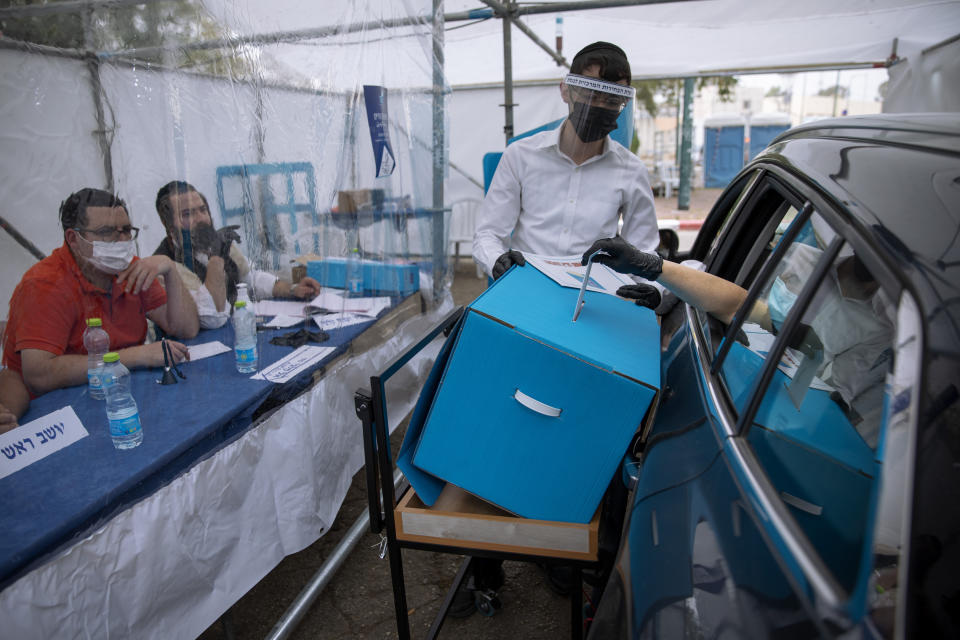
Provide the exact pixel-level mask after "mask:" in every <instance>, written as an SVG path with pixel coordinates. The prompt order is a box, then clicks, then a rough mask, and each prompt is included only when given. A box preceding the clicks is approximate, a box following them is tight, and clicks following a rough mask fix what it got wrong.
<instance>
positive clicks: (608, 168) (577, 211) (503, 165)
mask: <svg viewBox="0 0 960 640" xmlns="http://www.w3.org/2000/svg"><path fill="white" fill-rule="evenodd" d="M570 71H571V73H570V75H568V76H567V77H566V78H565V79H564V81H563V82H561V83H560V97H561V99H562V100H563V101H564V102H565V103H566V104H567V105H568V108H569V114H570V115H569V117H568V118H567V120H565V121H564V122H563V124H562V125H560V127H559V128H558V129H555V130H551V131H544V132H542V133H538V134H535V135H533V136H530V137H528V138H523V139H521V140H517V141H516V142H514V143H512V144H510V145H509V146H508V147H507V148H506V150H505V151H504V153H503V157H502V158H501V159H500V163H499V165H498V166H497V171H496V174H494V177H493V181H492V182H491V184H490V189H489V190H488V192H487V194H486V196H485V197H484V199H483V203H482V204H481V205H480V209H479V214H478V216H477V220H478V222H477V229H476V233H475V235H474V240H473V256H474V260H476V262H477V264H479V265H480V266H481V267H482V268H483V269H484V271H486V272H487V273H488V274H490V275H492V276H493V277H494V278H498V277H500V276H501V275H502V274H503V273H504V272H505V271H506V270H507V269H509V268H510V267H511V266H512V265H514V264H519V265H523V264H525V261H524V259H523V255H522V254H521V253H520V252H521V251H526V252H530V253H535V254H540V255H551V256H561V255H573V254H577V255H579V254H581V253H582V252H583V251H584V250H585V249H586V248H587V247H589V246H590V245H591V243H593V241H594V240H596V239H597V238H598V237H608V236H613V235H617V233H618V222H619V220H620V218H621V217H622V218H623V228H622V229H620V230H619V233H620V235H622V236H623V238H625V239H626V240H627V241H628V242H629V243H630V244H631V245H633V246H635V247H637V248H640V249H642V250H644V251H649V252H653V251H655V250H656V248H657V245H658V244H659V234H658V231H657V219H656V213H655V212H654V208H653V193H652V192H651V190H650V181H649V178H648V176H647V170H646V167H644V165H643V162H642V161H641V160H640V159H639V158H638V157H637V156H635V155H634V154H632V153H631V152H630V150H629V149H626V148H625V147H623V145H621V144H620V143H618V142H616V141H614V140H611V139H610V137H609V135H608V134H609V133H610V132H611V131H613V130H614V129H616V127H617V125H616V120H617V117H618V116H619V114H620V111H621V110H622V109H623V107H624V105H625V104H626V103H627V101H628V100H629V99H630V98H631V97H633V94H634V92H635V90H634V89H633V88H632V87H630V86H629V85H630V78H631V75H630V64H629V62H628V61H627V58H626V55H625V54H624V53H623V51H622V50H621V49H620V48H619V47H617V46H616V45H613V44H610V43H608V42H595V43H593V44H591V45H589V46H587V47H584V48H583V49H582V50H581V51H580V52H579V53H577V55H576V56H575V57H574V58H573V63H572V64H571V67H570Z"/></svg>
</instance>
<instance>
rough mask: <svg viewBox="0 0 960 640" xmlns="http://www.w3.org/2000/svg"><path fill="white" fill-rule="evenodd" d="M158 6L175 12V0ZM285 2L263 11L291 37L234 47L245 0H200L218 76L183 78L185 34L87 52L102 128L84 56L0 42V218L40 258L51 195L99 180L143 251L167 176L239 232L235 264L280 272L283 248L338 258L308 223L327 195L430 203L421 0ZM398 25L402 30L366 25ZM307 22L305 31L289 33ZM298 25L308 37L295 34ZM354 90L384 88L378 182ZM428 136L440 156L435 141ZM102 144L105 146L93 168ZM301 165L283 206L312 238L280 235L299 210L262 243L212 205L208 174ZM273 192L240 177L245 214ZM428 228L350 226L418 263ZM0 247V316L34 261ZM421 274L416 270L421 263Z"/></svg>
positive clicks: (55, 237)
mask: <svg viewBox="0 0 960 640" xmlns="http://www.w3.org/2000/svg"><path fill="white" fill-rule="evenodd" d="M166 4H167V3H163V2H160V3H156V4H155V6H161V7H162V6H166ZM170 4H171V5H174V4H176V5H178V6H183V5H188V6H189V2H182V1H181V2H172V3H170ZM288 5H289V6H286V5H284V4H283V3H280V4H276V3H274V4H272V5H271V9H272V11H271V14H272V16H274V18H276V17H277V16H286V17H287V20H286V22H284V23H282V24H281V22H280V21H279V19H278V18H276V20H275V24H273V25H270V26H274V27H278V28H279V27H284V26H285V25H286V24H295V25H296V26H297V28H298V29H301V30H302V31H301V33H304V34H305V35H302V36H300V37H293V38H290V39H289V41H282V39H280V38H276V39H273V38H268V39H267V40H268V43H266V44H262V43H257V42H247V41H242V40H240V38H243V37H249V38H252V39H254V40H255V39H256V32H255V31H251V32H250V33H249V35H248V34H245V33H243V31H242V30H243V29H249V28H250V26H249V25H248V24H247V23H248V22H254V23H256V24H255V25H254V26H257V27H261V28H262V27H264V26H265V25H264V24H263V21H262V20H258V19H257V16H256V15H254V14H251V13H250V12H249V8H244V7H242V6H241V5H240V4H235V5H234V4H231V3H226V4H225V5H223V6H219V5H217V4H216V3H213V9H214V10H216V9H219V11H220V13H219V14H217V13H216V11H214V16H213V17H211V16H210V15H206V14H204V17H203V20H204V23H203V24H205V25H210V24H217V25H219V28H220V32H221V33H222V34H226V35H227V36H229V37H230V38H233V40H230V39H228V40H227V42H226V45H225V46H224V47H223V48H221V49H218V51H220V52H221V53H222V54H223V55H224V56H225V57H227V58H229V59H230V60H231V64H232V65H233V66H228V71H226V72H222V73H221V75H220V76H219V77H218V76H214V75H210V74H203V73H197V72H196V70H195V69H193V68H191V67H190V66H189V65H187V64H184V62H183V59H185V58H186V59H189V57H190V56H191V55H193V56H197V55H203V53H204V51H205V50H202V49H197V50H191V49H190V48H189V47H190V46H191V44H193V43H194V41H203V38H202V37H200V36H197V37H196V38H195V39H194V41H190V42H185V41H180V42H179V48H177V47H174V48H173V49H172V51H167V52H162V51H161V52H160V53H161V54H162V55H163V57H164V61H165V64H160V65H158V64H154V65H149V64H142V63H137V62H136V61H135V59H136V57H137V56H138V55H139V54H140V53H143V54H144V55H149V54H151V53H154V54H156V52H153V51H146V52H145V53H144V52H143V50H141V51H140V52H138V51H136V50H134V51H121V52H120V53H119V54H118V55H116V57H115V56H114V55H113V54H110V55H107V53H106V52H104V51H102V50H101V51H100V52H99V60H100V64H99V74H98V76H99V83H100V86H101V87H102V89H101V92H100V100H101V103H102V105H103V107H102V108H103V123H102V125H101V124H100V123H98V119H97V115H96V114H97V107H96V102H95V100H94V86H96V82H95V80H94V78H95V74H94V73H93V72H92V71H91V68H92V67H93V66H94V65H93V63H88V61H85V60H81V59H78V57H77V55H76V54H75V53H73V52H63V54H62V55H61V54H58V53H57V52H56V51H51V50H49V49H46V48H42V47H34V48H25V47H15V46H10V47H4V48H0V113H2V115H3V117H2V119H0V184H2V188H3V192H4V193H5V194H6V197H5V199H4V202H5V204H4V206H3V207H2V210H0V215H2V216H3V217H4V218H5V219H6V220H7V221H8V222H10V223H11V224H12V225H13V226H14V227H15V228H16V229H17V230H18V231H19V232H20V233H22V234H23V235H24V236H25V237H26V238H27V239H29V240H30V241H31V242H33V243H34V244H35V245H36V246H37V247H38V248H39V249H40V250H41V251H42V252H44V253H47V254H48V253H49V252H50V251H52V250H53V249H54V248H55V247H57V246H59V245H60V244H61V243H62V230H61V229H60V228H59V220H58V209H59V204H60V202H61V201H62V200H63V199H64V198H66V196H67V195H69V194H70V193H71V192H73V191H75V190H77V189H79V188H82V187H86V186H90V187H97V188H104V187H106V186H107V185H109V184H110V183H111V179H112V184H113V190H114V191H115V192H117V193H118V194H119V195H120V196H121V197H123V198H124V199H125V200H126V201H127V204H128V206H129V209H130V216H131V220H132V224H134V225H135V226H139V227H140V228H141V235H140V238H139V240H138V244H139V249H140V254H141V255H149V254H152V253H153V251H154V250H155V248H156V247H157V245H158V244H159V242H160V241H161V240H162V239H163V237H164V235H165V230H164V228H163V226H162V224H161V223H160V220H159V217H158V216H157V213H156V210H155V206H154V201H155V198H156V193H157V190H158V188H159V187H160V186H162V185H163V184H165V183H167V182H169V181H171V180H176V179H182V180H186V181H188V182H190V183H192V184H193V185H195V186H196V187H197V188H198V189H199V190H200V191H201V192H202V193H203V194H204V195H205V196H206V197H207V199H208V201H209V203H210V206H211V212H212V216H213V218H214V225H215V226H221V225H223V224H238V223H241V224H245V225H246V227H247V228H245V229H244V231H245V233H244V234H243V236H244V243H243V245H242V246H241V248H242V250H243V251H244V253H245V254H246V255H247V256H248V258H251V259H252V260H253V261H254V262H258V263H260V266H262V267H264V268H267V269H269V270H276V271H279V272H281V273H285V275H286V276H287V277H289V267H288V259H289V258H291V257H293V255H294V254H298V253H320V254H321V255H326V256H334V255H344V254H345V252H346V251H347V246H346V245H347V239H346V236H345V233H344V231H343V229H341V228H338V227H336V226H334V225H330V224H324V223H323V222H324V221H323V216H324V215H325V214H326V213H327V212H329V211H330V209H331V208H333V207H336V205H337V193H338V191H340V190H344V189H370V188H377V189H384V191H385V192H386V195H387V197H391V196H392V197H394V198H397V199H404V200H402V202H405V203H407V204H408V206H411V207H414V208H417V209H429V208H430V207H432V206H433V198H434V189H433V178H434V175H433V166H434V144H433V143H434V138H435V135H434V130H435V127H434V123H433V119H434V102H433V91H432V84H433V73H434V58H433V43H432V25H431V24H430V22H429V18H430V15H431V12H432V3H431V2H430V1H429V0H427V1H424V0H416V1H413V0H410V1H406V2H402V3H396V2H387V1H386V0H383V1H377V2H366V3H356V4H354V3H348V2H339V3H337V2H335V3H325V4H324V6H323V7H322V8H321V7H317V6H313V5H309V6H305V5H303V3H299V2H290V3H288ZM135 9H136V8H134V9H128V8H124V7H119V8H116V9H109V8H101V9H97V10H96V11H95V12H94V16H95V17H96V16H98V15H99V16H101V18H102V19H101V20H100V21H99V22H98V21H97V20H96V19H95V20H94V24H98V25H101V27H102V25H104V24H111V23H110V21H109V20H108V19H106V18H104V17H103V16H104V15H106V16H109V15H110V12H111V11H115V12H116V13H115V14H113V15H119V14H122V12H124V11H127V10H135ZM140 10H142V7H141V8H140ZM196 10H197V11H198V16H199V12H200V9H199V8H198V9H196ZM43 19H44V18H43V17H42V16H41V17H39V18H36V20H43ZM197 20H200V18H199V17H198V18H197ZM337 20H339V21H340V22H336V21H337ZM403 21H405V22H408V23H409V22H411V21H412V22H414V24H413V25H412V26H397V27H393V28H386V29H381V28H380V27H381V26H382V25H384V24H385V23H387V24H389V23H393V24H395V23H398V22H403ZM347 25H364V26H362V27H359V28H347ZM307 27H310V28H312V29H314V31H312V32H305V31H303V30H305V29H306V28H307ZM307 31H309V30H307ZM313 33H320V34H321V35H319V36H316V37H310V36H311V35H312V34H313ZM208 37H211V36H208ZM93 40H94V42H95V43H103V42H114V41H115V39H112V38H111V37H110V34H95V35H94V37H93ZM197 52H199V53H197ZM365 84H371V85H381V86H385V87H386V88H387V90H388V111H389V123H390V126H389V135H390V141H391V144H392V149H393V152H394V155H395V158H396V165H397V166H396V170H395V171H394V173H393V175H392V176H390V177H383V178H377V177H376V176H375V175H374V171H375V163H374V159H373V146H372V143H371V139H370V133H369V128H368V124H367V113H366V109H365V105H364V99H363V85H365ZM101 130H103V133H101ZM440 133H441V135H440V136H437V139H438V140H440V142H441V145H440V146H439V147H438V153H439V154H441V157H442V154H443V153H444V152H445V146H444V141H445V139H446V136H444V135H442V134H443V132H442V131H441V132H440ZM103 145H106V146H108V147H109V155H110V158H111V161H110V162H108V163H105V161H104V155H105V154H104V151H103V148H102V147H103ZM304 162H305V163H308V164H309V165H310V168H311V169H312V174H313V179H314V185H313V188H312V189H311V188H310V185H309V182H308V180H306V179H305V178H304V174H297V175H295V176H294V190H295V194H294V199H295V200H296V201H297V202H300V203H302V202H305V201H306V200H308V199H309V197H308V196H309V195H312V199H313V201H314V202H315V210H316V213H317V215H318V216H319V217H320V218H321V225H320V226H321V227H322V228H321V229H320V230H318V232H317V233H316V234H312V233H309V234H308V236H307V238H306V239H305V241H304V242H300V243H299V244H298V243H296V242H295V241H294V240H295V239H294V238H293V237H292V224H294V223H295V224H296V226H297V228H298V230H300V231H302V230H303V229H304V227H309V226H312V225H314V224H315V220H314V219H313V216H312V214H311V213H307V212H301V213H298V214H297V215H296V219H295V220H292V219H291V217H290V216H288V215H284V214H281V215H277V216H276V217H275V218H273V219H272V220H271V222H275V223H276V224H277V228H276V229H272V228H271V229H270V230H269V231H270V232H271V234H272V235H273V236H274V237H275V236H276V235H281V236H283V237H284V238H283V240H282V241H281V243H282V246H279V247H278V246H277V244H276V243H275V242H274V243H273V244H270V245H268V240H267V237H266V235H265V234H264V233H262V232H263V229H262V228H261V227H262V220H259V219H256V217H254V218H253V219H246V220H244V219H238V218H233V219H224V218H223V213H224V212H223V211H222V210H221V208H220V206H219V205H218V198H217V169H218V168H219V167H227V166H235V165H251V164H270V163H304ZM107 167H109V168H107ZM108 172H109V173H111V174H112V176H108V175H107V174H108ZM223 186H224V200H225V201H226V202H225V204H226V206H227V208H230V207H231V206H237V205H238V203H240V202H242V198H243V196H244V194H243V192H242V191H241V189H240V181H239V179H235V180H233V181H231V180H224V183H223ZM251 187H252V188H251ZM285 191H286V185H285V181H284V176H283V175H277V174H274V175H273V176H271V178H270V179H269V180H267V181H266V182H259V181H258V180H256V179H254V180H253V181H252V182H251V184H250V185H248V189H247V193H246V196H247V197H248V199H250V200H252V203H253V206H254V207H255V208H258V209H259V208H260V207H261V205H262V204H263V199H264V198H267V199H268V200H272V201H274V202H281V203H282V202H283V201H284V199H285V198H286V197H287V194H286V193H285ZM308 191H312V194H308ZM248 218H249V216H248ZM431 233H432V228H431V224H430V221H429V219H428V218H427V217H421V218H415V219H411V220H410V221H408V224H405V225H403V224H394V223H393V222H390V221H387V222H380V223H375V224H373V225H369V226H366V227H363V228H361V229H360V245H361V247H363V249H364V250H365V251H369V252H370V254H371V256H372V257H388V258H396V257H400V258H410V259H416V260H420V259H422V258H424V257H425V256H427V257H428V260H429V256H430V253H431V250H432V248H433V247H432V240H431ZM0 255H2V256H3V257H2V263H3V270H2V272H0V273H2V275H0V319H3V318H5V317H6V316H7V304H8V301H9V298H10V295H11V293H12V291H13V288H14V287H15V286H16V284H17V282H18V281H19V279H20V277H21V275H22V274H23V273H24V272H25V271H26V269H27V268H29V267H30V266H31V265H32V264H33V263H34V262H35V258H34V257H33V256H32V255H31V254H29V253H28V252H27V251H26V250H25V249H23V248H22V247H21V246H20V245H18V244H17V243H16V242H14V241H13V240H12V238H11V237H10V236H9V235H8V234H7V233H6V232H3V231H0ZM423 273H424V274H425V275H427V276H428V277H429V275H430V271H429V269H428V268H425V269H424V271H423Z"/></svg>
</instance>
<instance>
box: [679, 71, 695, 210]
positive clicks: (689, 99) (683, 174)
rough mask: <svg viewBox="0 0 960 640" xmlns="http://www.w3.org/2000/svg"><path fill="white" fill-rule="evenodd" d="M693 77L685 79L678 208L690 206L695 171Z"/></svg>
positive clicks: (683, 208) (685, 208)
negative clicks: (691, 184) (691, 180)
mask: <svg viewBox="0 0 960 640" xmlns="http://www.w3.org/2000/svg"><path fill="white" fill-rule="evenodd" d="M692 147H693V78H684V79H683V134H682V136H681V142H680V189H679V191H678V193H677V209H680V210H681V211H686V210H688V209H689V208H690V176H691V174H692V173H693V162H692V160H693V158H692V157H691V151H692Z"/></svg>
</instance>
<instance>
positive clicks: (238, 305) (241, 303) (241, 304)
mask: <svg viewBox="0 0 960 640" xmlns="http://www.w3.org/2000/svg"><path fill="white" fill-rule="evenodd" d="M233 306H234V307H236V308H237V309H243V308H244V307H245V306H247V301H246V300H237V301H236V302H234V303H233Z"/></svg>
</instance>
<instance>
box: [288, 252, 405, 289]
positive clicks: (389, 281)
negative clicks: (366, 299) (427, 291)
mask: <svg viewBox="0 0 960 640" xmlns="http://www.w3.org/2000/svg"><path fill="white" fill-rule="evenodd" d="M360 271H361V273H362V280H363V284H362V285H361V286H362V288H363V292H364V293H365V294H367V295H382V296H395V295H401V296H406V295H409V294H411V293H413V292H414V291H418V290H419V289H420V268H419V267H418V266H417V265H415V264H408V263H389V262H380V261H378V260H363V261H361V262H360ZM307 275H308V276H310V277H311V278H313V279H314V280H316V281H317V282H319V283H320V285H321V286H324V287H338V288H340V289H343V288H345V287H346V283H347V260H346V258H326V259H324V260H310V261H309V262H307Z"/></svg>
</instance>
